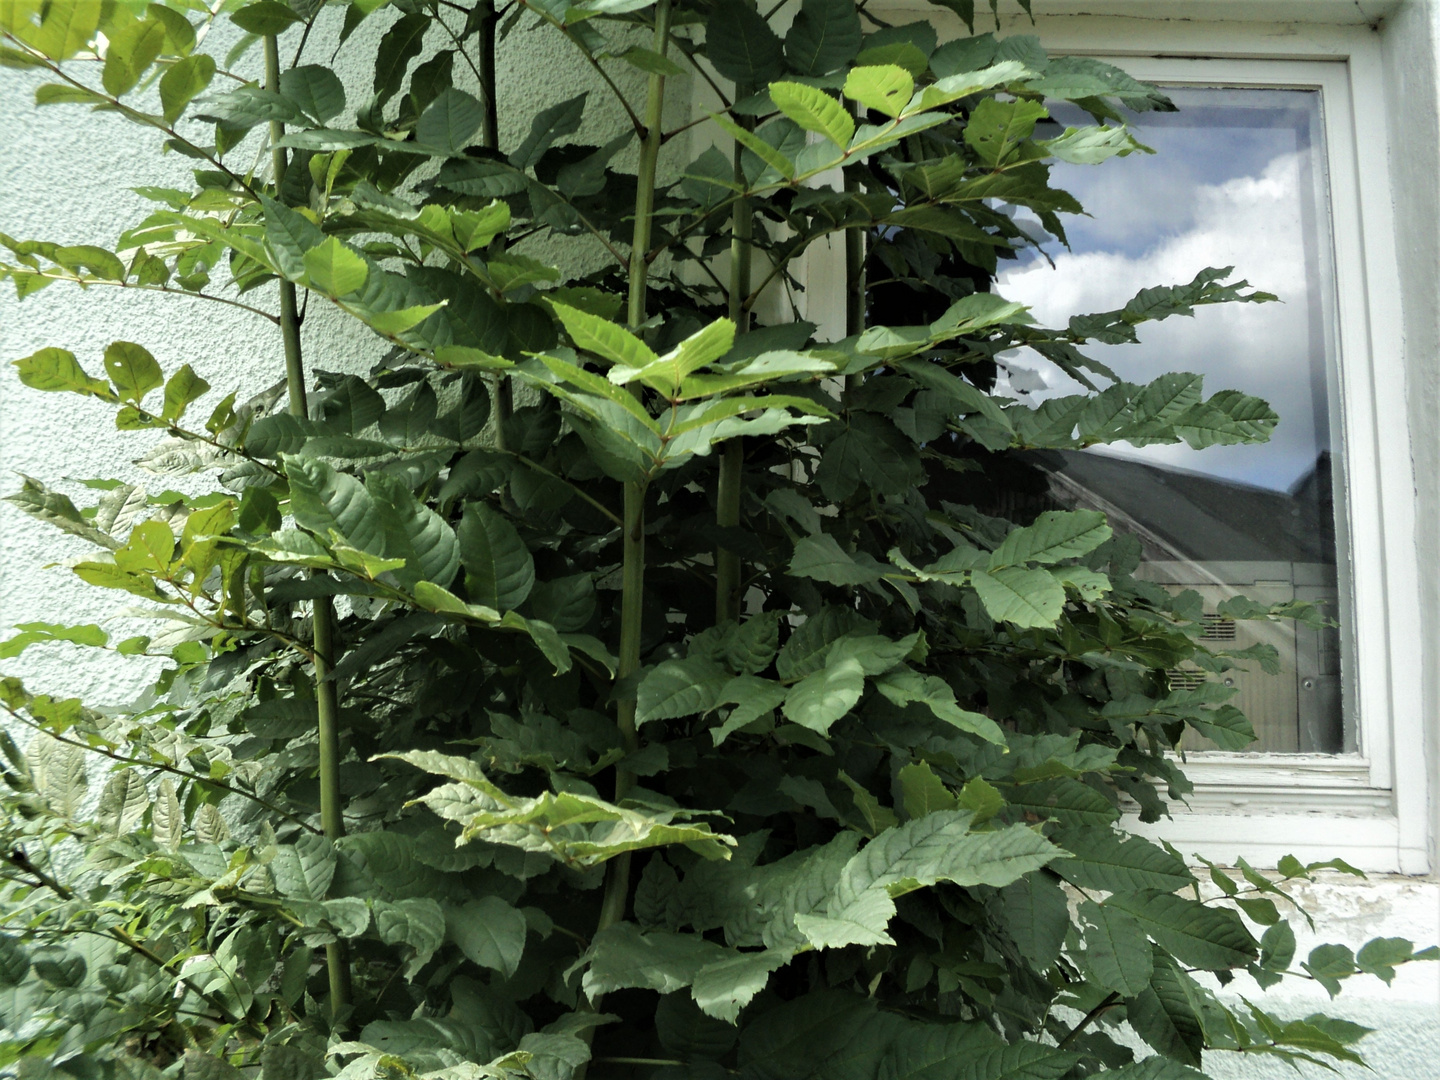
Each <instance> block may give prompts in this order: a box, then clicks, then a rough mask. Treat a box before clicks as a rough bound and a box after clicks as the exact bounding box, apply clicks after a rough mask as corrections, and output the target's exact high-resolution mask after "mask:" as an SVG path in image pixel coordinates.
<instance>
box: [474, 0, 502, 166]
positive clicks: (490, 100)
mask: <svg viewBox="0 0 1440 1080" xmlns="http://www.w3.org/2000/svg"><path fill="white" fill-rule="evenodd" d="M480 7H481V9H482V10H483V12H484V14H483V15H482V16H481V17H480V31H479V35H478V48H479V51H480V71H479V72H478V74H479V76H480V100H481V102H482V103H483V104H484V106H485V116H484V118H483V119H482V120H481V121H480V143H481V145H482V146H486V147H489V148H490V149H491V150H498V149H499V147H500V101H499V95H498V89H499V85H500V84H499V83H497V82H496V81H495V25H496V23H497V22H498V21H499V19H498V18H497V16H496V14H495V0H481V2H480Z"/></svg>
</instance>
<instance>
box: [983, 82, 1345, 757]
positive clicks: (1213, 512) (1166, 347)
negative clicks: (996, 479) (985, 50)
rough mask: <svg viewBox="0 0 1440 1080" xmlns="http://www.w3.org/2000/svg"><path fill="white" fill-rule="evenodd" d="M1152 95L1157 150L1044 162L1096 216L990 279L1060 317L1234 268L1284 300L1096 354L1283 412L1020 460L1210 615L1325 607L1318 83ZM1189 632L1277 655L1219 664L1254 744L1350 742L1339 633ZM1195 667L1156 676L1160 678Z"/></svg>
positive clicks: (1026, 366) (1148, 121)
mask: <svg viewBox="0 0 1440 1080" xmlns="http://www.w3.org/2000/svg"><path fill="white" fill-rule="evenodd" d="M1168 92H1169V93H1170V94H1171V96H1172V98H1173V99H1174V100H1175V103H1176V104H1177V105H1178V106H1179V108H1180V111H1179V112H1177V113H1147V114H1144V115H1143V116H1140V117H1138V118H1137V122H1136V123H1135V124H1133V125H1132V126H1133V127H1134V128H1135V130H1136V134H1137V136H1138V137H1139V138H1140V140H1141V141H1142V142H1144V143H1146V144H1147V145H1149V146H1151V147H1153V148H1154V149H1155V150H1156V151H1157V153H1156V154H1155V155H1153V156H1152V155H1145V154H1132V155H1130V156H1129V157H1126V158H1123V159H1119V160H1114V161H1109V162H1106V163H1105V164H1104V165H1103V166H1100V167H1093V166H1073V165H1060V166H1057V167H1056V169H1055V170H1054V172H1053V174H1052V175H1053V180H1054V183H1055V184H1056V186H1058V187H1063V188H1066V189H1067V190H1069V191H1070V192H1072V193H1073V194H1074V195H1075V196H1076V198H1078V199H1079V201H1080V203H1081V204H1082V205H1083V206H1084V207H1085V209H1086V210H1087V211H1088V212H1089V213H1090V214H1093V215H1094V216H1093V217H1089V218H1078V219H1072V221H1073V224H1072V223H1071V222H1070V221H1067V223H1066V228H1067V230H1068V233H1069V240H1070V244H1071V248H1070V250H1069V251H1065V250H1064V249H1063V248H1062V249H1060V251H1059V253H1058V254H1054V262H1055V265H1054V267H1053V268H1052V267H1051V265H1050V264H1049V263H1048V262H1047V261H1046V260H1045V259H1043V258H1036V259H1034V260H1033V261H1030V262H1027V263H1025V264H1023V265H1021V266H1019V267H1016V268H1013V269H1010V270H1008V271H1006V272H1005V273H1003V274H1002V275H1001V276H1000V279H999V282H998V283H997V285H996V291H997V292H999V293H1001V294H1002V295H1004V296H1006V297H1007V298H1009V299H1013V300H1019V301H1022V302H1024V303H1026V304H1029V305H1030V306H1031V307H1032V308H1033V310H1034V313H1035V315H1036V316H1037V317H1038V318H1039V319H1040V321H1041V322H1042V323H1044V324H1048V325H1064V322H1065V320H1066V318H1068V316H1069V315H1070V314H1072V313H1074V312H1085V311H1104V310H1111V309H1115V308H1118V307H1122V306H1123V305H1124V304H1125V302H1126V301H1127V300H1128V299H1129V298H1130V297H1131V296H1133V295H1134V294H1135V293H1136V292H1137V291H1138V290H1139V289H1141V288H1144V287H1147V286H1150V285H1157V284H1173V283H1179V282H1185V281H1189V280H1190V279H1191V278H1192V277H1193V276H1194V275H1195V273H1196V272H1197V271H1199V270H1200V269H1202V268H1204V267H1207V266H1216V267H1223V266H1234V267H1236V271H1237V274H1239V275H1240V276H1243V277H1245V278H1247V279H1249V281H1250V282H1251V283H1252V284H1253V285H1254V286H1255V287H1257V288H1260V289H1263V290H1265V291H1267V292H1273V293H1275V294H1277V295H1278V296H1279V297H1280V300H1281V303H1278V304H1263V305H1220V306H1217V307H1210V308H1200V309H1197V311H1196V313H1195V318H1194V319H1193V320H1190V319H1183V318H1172V319H1171V320H1169V321H1167V322H1163V323H1158V324H1147V325H1146V326H1144V327H1142V328H1141V344H1140V345H1138V346H1136V345H1129V346H1113V347H1099V348H1096V349H1095V355H1096V356H1097V358H1098V359H1100V360H1102V361H1103V362H1104V363H1106V364H1109V365H1110V366H1111V367H1112V368H1114V369H1115V371H1116V372H1117V373H1118V374H1119V376H1120V377H1121V378H1122V379H1125V380H1127V381H1131V382H1138V383H1143V382H1147V381H1149V380H1150V379H1153V378H1154V377H1155V376H1157V375H1159V374H1161V373H1163V372H1166V371H1191V372H1197V373H1199V374H1202V375H1204V376H1205V388H1206V392H1207V394H1208V393H1214V392H1215V391H1217V390H1221V389H1227V388H1232V387H1233V388H1235V389H1239V390H1243V391H1244V392H1246V393H1250V394H1256V395H1258V396H1260V397H1263V398H1265V399H1266V400H1268V401H1269V402H1270V403H1271V405H1272V406H1273V407H1274V408H1275V410H1276V412H1278V413H1279V414H1280V424H1279V426H1278V428H1277V429H1276V432H1275V435H1274V437H1273V438H1272V439H1271V441H1270V442H1269V443H1267V444H1264V445H1259V446H1217V447H1212V448H1210V449H1207V450H1204V451H1195V450H1191V449H1190V448H1189V447H1187V446H1183V445H1181V446H1146V447H1133V446H1130V445H1129V444H1127V443H1120V444H1117V445H1114V446H1108V447H1097V448H1095V449H1094V450H1089V451H1075V452H1047V453H1045V454H1042V455H1037V458H1036V462H1035V463H1036V464H1038V465H1040V466H1041V467H1042V468H1043V469H1044V470H1045V471H1046V473H1047V475H1048V485H1049V490H1048V492H1047V493H1046V498H1047V499H1048V500H1053V502H1054V503H1056V504H1060V505H1065V506H1087V507H1094V508H1097V509H1101V510H1104V511H1106V512H1107V513H1108V514H1110V516H1111V520H1112V522H1113V523H1114V524H1115V526H1116V527H1117V529H1119V530H1122V531H1126V532H1129V533H1131V534H1132V535H1134V536H1135V537H1136V538H1137V539H1139V540H1140V542H1141V545H1142V547H1143V550H1144V558H1145V562H1144V564H1143V565H1142V568H1141V571H1140V573H1141V575H1142V576H1144V577H1147V578H1150V579H1151V580H1155V581H1160V582H1164V583H1166V584H1167V585H1169V586H1171V587H1174V588H1177V589H1181V588H1191V589H1195V590H1196V591H1198V592H1199V593H1200V594H1201V596H1202V597H1203V599H1204V601H1205V607H1206V610H1207V611H1209V612H1214V611H1215V608H1216V605H1218V604H1219V603H1220V602H1222V601H1223V600H1224V599H1226V598H1227V597H1229V596H1233V595H1236V594H1244V595H1247V596H1250V597H1252V598H1254V599H1256V600H1260V601H1264V602H1279V601H1285V600H1291V599H1295V600H1311V601H1320V602H1323V603H1324V604H1325V606H1326V612H1327V614H1329V615H1330V616H1331V617H1335V616H1337V615H1338V614H1339V612H1338V611H1337V602H1338V598H1339V596H1340V590H1339V588H1338V585H1337V559H1336V535H1335V524H1336V521H1337V515H1336V506H1335V491H1336V490H1337V489H1338V490H1343V485H1342V484H1341V482H1340V480H1341V478H1339V477H1334V476H1332V461H1334V462H1336V463H1338V460H1339V459H1338V455H1337V456H1336V457H1335V458H1334V459H1332V455H1331V450H1332V447H1334V446H1338V444H1339V415H1338V410H1337V408H1336V405H1335V402H1336V400H1337V391H1336V385H1335V370H1336V365H1335V358H1334V357H1335V353H1334V350H1335V346H1334V341H1333V336H1332V334H1331V325H1332V311H1333V303H1334V297H1333V290H1334V277H1333V271H1332V267H1331V264H1330V234H1329V210H1328V197H1327V190H1326V178H1325V165H1324V161H1325V159H1324V144H1323V132H1322V128H1321V113H1320V96H1319V94H1318V92H1314V91H1305V90H1268V89H1266V90H1257V89H1221V88H1177V89H1172V90H1170V91H1168ZM1067 108H1068V107H1065V106H1058V107H1056V108H1055V109H1054V110H1053V113H1054V118H1055V120H1056V121H1058V122H1059V123H1061V124H1084V123H1089V122H1091V121H1089V119H1088V118H1087V117H1085V116H1084V115H1083V114H1080V113H1078V112H1076V113H1074V114H1073V115H1071V114H1070V113H1069V112H1067ZM1034 227H1035V228H1036V229H1038V224H1036V225H1034ZM1005 369H1006V371H1005V375H1004V377H1003V378H1002V381H1001V384H1000V385H1001V388H1002V389H1003V388H1004V387H1006V386H1007V385H1008V388H1009V390H1010V392H1012V393H1014V394H1016V395H1017V396H1021V397H1024V398H1026V399H1028V400H1031V401H1037V402H1038V401H1040V400H1043V399H1044V398H1045V397H1048V396H1052V395H1058V394H1069V393H1077V392H1079V391H1080V390H1081V387H1079V386H1078V385H1077V384H1076V383H1074V382H1073V381H1071V380H1070V379H1069V378H1068V377H1067V376H1065V375H1064V374H1063V373H1061V372H1060V371H1059V370H1058V369H1056V368H1054V367H1053V366H1052V365H1050V364H1049V363H1048V361H1045V360H1044V359H1043V358H1041V357H1038V356H1036V355H1034V354H1017V355H1015V356H1014V357H1012V358H1008V359H1007V361H1006V364H1005ZM1340 520H1343V518H1341V519H1340ZM1206 636H1207V637H1209V638H1211V639H1213V640H1212V644H1214V645H1216V646H1218V647H1221V648H1245V647H1247V646H1249V645H1253V644H1256V643H1258V642H1265V643H1268V644H1270V645H1272V646H1274V647H1275V648H1276V650H1277V651H1278V653H1279V657H1280V674H1279V675H1266V674H1264V673H1262V672H1261V671H1260V670H1259V669H1258V666H1257V665H1255V664H1254V663H1250V664H1247V665H1246V667H1247V668H1248V669H1249V670H1245V671H1234V672H1229V673H1226V675H1225V676H1224V678H1225V679H1226V680H1227V681H1232V683H1233V685H1235V686H1236V687H1237V688H1238V690H1239V692H1238V693H1237V695H1236V696H1235V697H1234V698H1233V699H1232V701H1233V703H1234V704H1236V705H1237V706H1239V708H1240V709H1241V710H1242V711H1244V712H1245V713H1246V715H1247V716H1249V718H1250V720H1251V722H1252V723H1253V724H1254V726H1255V729H1256V732H1257V734H1259V736H1260V741H1259V742H1258V743H1257V744H1256V745H1255V746H1254V747H1253V749H1255V750H1262V751H1271V752H1310V753H1337V752H1344V751H1354V750H1355V745H1354V738H1353V734H1352V733H1351V732H1350V731H1348V730H1347V728H1348V725H1347V724H1345V723H1344V721H1343V718H1342V717H1343V710H1342V702H1341V694H1340V647H1339V642H1340V635H1339V634H1338V633H1337V632H1335V631H1333V630H1314V629H1309V628H1305V627H1301V626H1297V625H1296V624H1294V623H1291V622H1282V623H1278V624H1269V623H1260V622H1246V621H1240V622H1235V621H1232V620H1229V619H1224V618H1220V617H1218V616H1214V615H1212V616H1211V617H1210V618H1208V619H1207V626H1206ZM1200 678H1201V673H1200V672H1198V671H1195V672H1186V671H1176V672H1174V673H1172V683H1173V685H1175V686H1176V687H1177V688H1178V687H1180V686H1184V685H1189V684H1192V683H1194V682H1197V681H1198V680H1199V679H1200ZM1192 748H1193V749H1202V748H1203V747H1201V746H1199V745H1198V744H1197V745H1193V746H1192Z"/></svg>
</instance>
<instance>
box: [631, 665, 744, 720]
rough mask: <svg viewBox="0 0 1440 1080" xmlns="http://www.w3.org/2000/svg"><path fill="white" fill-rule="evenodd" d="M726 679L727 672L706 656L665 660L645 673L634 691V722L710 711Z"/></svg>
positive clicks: (728, 678) (728, 677)
mask: <svg viewBox="0 0 1440 1080" xmlns="http://www.w3.org/2000/svg"><path fill="white" fill-rule="evenodd" d="M729 681H730V673H729V672H728V671H726V670H725V669H724V668H722V667H720V665H719V664H716V663H713V662H711V661H709V660H701V659H696V658H694V657H691V658H689V659H685V660H666V661H665V662H664V663H662V664H660V665H658V666H657V667H655V668H653V669H652V670H651V671H650V672H649V673H647V674H646V676H645V678H644V679H643V680H641V682H640V686H639V687H638V688H637V690H636V692H635V723H636V724H637V725H639V724H647V723H649V722H650V721H652V720H672V719H678V718H680V717H683V716H694V715H695V714H697V713H704V712H709V711H710V710H711V709H713V708H714V707H715V706H716V704H718V703H719V700H720V692H721V690H722V689H723V688H725V687H726V685H727V683H728V682H729Z"/></svg>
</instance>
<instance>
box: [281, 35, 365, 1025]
mask: <svg viewBox="0 0 1440 1080" xmlns="http://www.w3.org/2000/svg"><path fill="white" fill-rule="evenodd" d="M265 82H266V85H267V86H268V87H269V89H271V90H273V91H276V92H278V91H279V89H280V48H279V45H278V43H277V42H276V40H275V37H274V35H266V37H265ZM284 137H285V125H284V124H282V123H280V122H279V121H278V120H272V121H271V122H270V148H271V149H270V153H271V168H272V171H273V173H274V180H275V198H276V199H277V200H280V199H281V198H282V192H283V188H284V186H285V169H286V166H287V164H288V162H287V160H286V155H285V150H284V148H283V147H281V146H280V140H281V139H283V138H284ZM280 333H281V336H282V338H283V340H284V344H285V382H286V388H287V389H288V391H289V395H290V412H291V414H292V415H294V416H299V417H305V416H308V415H309V406H308V402H307V400H306V395H305V363H304V359H303V357H302V354H301V351H300V315H299V311H298V309H297V307H296V304H295V286H294V285H293V284H292V283H290V282H288V281H284V280H281V282H280ZM311 603H312V612H313V618H312V622H313V625H314V640H315V649H314V661H313V664H314V668H315V708H316V715H317V717H318V719H319V725H318V726H319V742H320V825H321V828H322V829H323V831H324V833H325V835H326V837H328V838H329V839H330V840H332V841H333V840H338V839H339V838H340V837H342V836H344V835H345V818H344V815H343V814H342V813H341V809H340V693H339V687H338V686H337V685H336V683H335V680H334V679H332V678H329V675H330V673H331V672H332V671H333V670H334V668H335V664H334V661H335V653H336V649H335V609H334V608H333V607H332V606H331V603H330V598H329V597H328V596H317V597H316V598H315V599H314V600H313V601H312V602H311ZM325 965H326V968H327V970H328V972H329V976H330V1015H331V1016H332V1017H336V1016H338V1015H340V1013H341V1012H342V1011H343V1010H344V1009H345V1008H346V1007H348V1005H349V1003H350V960H349V957H348V955H347V950H346V948H345V944H344V943H343V942H340V941H336V942H332V943H331V944H329V945H326V946H325Z"/></svg>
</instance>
